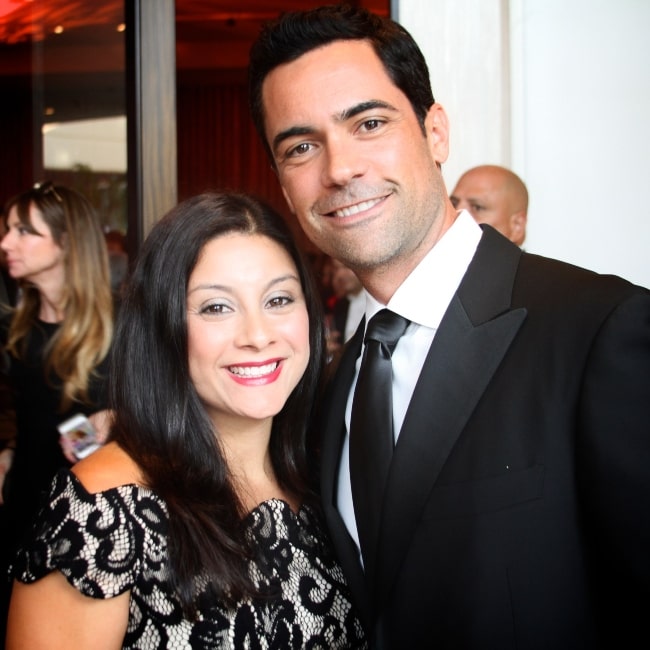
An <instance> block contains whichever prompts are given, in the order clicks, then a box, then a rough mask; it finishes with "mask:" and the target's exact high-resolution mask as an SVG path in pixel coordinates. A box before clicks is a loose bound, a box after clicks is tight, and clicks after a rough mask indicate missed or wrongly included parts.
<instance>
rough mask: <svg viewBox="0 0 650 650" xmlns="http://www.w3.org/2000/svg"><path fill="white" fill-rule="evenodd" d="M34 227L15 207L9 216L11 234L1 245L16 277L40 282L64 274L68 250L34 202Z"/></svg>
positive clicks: (32, 218)
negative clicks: (55, 236) (56, 238)
mask: <svg viewBox="0 0 650 650" xmlns="http://www.w3.org/2000/svg"><path fill="white" fill-rule="evenodd" d="M29 219H30V223H31V227H30V226H29V225H27V224H23V223H22V222H21V221H20V219H19V218H18V210H17V209H16V207H15V206H14V207H13V208H11V210H10V211H9V215H8V217H7V234H6V235H5V236H4V237H3V238H2V242H1V243H0V246H1V247H2V250H3V251H4V253H5V256H6V263H7V269H8V271H9V275H11V277H12V278H16V279H24V280H28V281H30V282H32V283H34V284H36V285H41V284H43V283H44V282H49V281H51V278H53V277H61V278H62V277H63V275H62V274H63V272H64V260H65V253H64V251H63V248H61V246H59V244H57V243H56V242H55V241H54V239H53V237H52V231H51V230H50V227H49V226H48V225H47V223H46V222H45V220H44V219H43V216H42V214H41V212H40V210H38V208H36V206H35V205H34V204H33V203H32V204H30V206H29Z"/></svg>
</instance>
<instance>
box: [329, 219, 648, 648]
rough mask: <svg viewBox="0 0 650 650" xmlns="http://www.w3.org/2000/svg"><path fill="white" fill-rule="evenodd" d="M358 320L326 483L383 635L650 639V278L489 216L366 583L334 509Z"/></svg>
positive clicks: (567, 641)
mask: <svg viewBox="0 0 650 650" xmlns="http://www.w3.org/2000/svg"><path fill="white" fill-rule="evenodd" d="M359 334H360V333H359V332H357V335H356V336H355V337H354V338H353V339H352V341H351V342H350V344H349V346H348V348H347V350H346V352H345V353H344V355H343V357H342V359H341V362H340V365H339V367H338V371H337V375H336V377H335V379H334V382H333V383H332V386H331V391H330V394H329V396H328V398H327V400H326V403H325V409H324V413H325V414H326V416H325V422H324V430H323V443H322V444H323V448H322V452H323V453H322V479H321V487H322V490H323V501H324V508H325V514H326V517H327V520H328V524H329V528H330V531H331V533H332V537H333V539H334V542H335V545H336V547H337V549H338V552H339V555H340V558H341V560H342V562H343V565H344V569H345V572H346V575H347V576H348V579H349V581H350V584H351V588H352V590H353V592H354V594H355V595H356V596H357V599H358V601H359V604H360V606H361V608H362V611H363V613H364V614H365V617H366V621H371V619H373V618H374V616H373V614H372V613H371V612H373V611H375V612H379V617H378V618H379V622H378V623H377V622H369V628H372V629H375V630H376V631H377V634H378V637H377V643H376V647H385V648H393V649H402V648H404V649H408V650H414V649H416V648H436V649H442V648H452V647H453V648H480V649H482V650H484V649H490V648H495V649H496V648H498V649H499V650H507V649H509V648H517V649H519V650H521V649H528V648H548V649H549V650H559V649H563V648H572V649H575V648H595V647H600V646H602V647H611V648H628V647H632V646H630V645H627V642H626V640H627V639H629V638H630V635H631V634H632V632H633V631H642V633H643V634H644V637H643V638H644V639H645V642H643V643H642V645H641V646H638V647H645V644H646V643H647V641H648V637H649V634H648V630H647V629H646V628H643V629H642V628H641V624H642V623H643V624H644V625H646V624H645V623H644V622H645V621H646V620H647V616H648V615H649V614H650V610H649V609H648V606H649V604H650V597H649V594H648V588H649V587H648V585H650V453H649V450H650V376H649V373H650V294H649V292H648V291H646V290H645V289H641V288H639V287H635V286H633V285H631V284H628V283H627V282H625V281H623V280H621V279H619V278H615V277H611V276H598V275H596V274H594V273H591V272H589V271H584V270H581V269H577V268H575V267H572V266H569V265H566V264H562V263H560V262H556V261H552V260H548V259H544V258H540V257H537V256H534V255H530V254H527V253H522V251H520V250H519V248H517V247H516V246H515V245H513V244H511V243H510V242H508V241H507V240H506V239H505V238H503V237H502V236H501V235H499V234H497V233H496V231H494V230H493V229H491V228H490V227H484V233H483V237H482V240H481V242H480V244H479V248H478V250H477V253H476V255H475V257H474V259H473V261H472V263H471V265H470V267H469V269H468V271H467V273H466V275H465V277H464V279H463V282H462V284H461V286H460V287H459V289H458V292H457V294H456V295H455V297H454V298H453V300H452V302H451V304H450V306H449V308H448V310H447V312H446V314H445V317H444V319H443V321H442V323H441V325H440V328H439V330H438V332H437V334H436V337H435V339H434V342H433V345H432V347H431V349H430V352H429V355H428V357H427V361H426V362H425V366H424V368H423V371H422V375H421V377H420V379H419V382H418V385H417V387H416V389H415V393H414V395H413V399H412V401H411V405H410V407H409V411H408V413H407V415H406V419H405V422H404V425H403V427H402V430H401V433H400V437H399V440H398V443H397V446H396V449H395V453H394V456H393V462H392V466H391V473H390V476H389V479H388V486H387V496H386V499H385V503H384V518H383V525H382V532H381V537H380V550H379V570H378V574H377V576H376V577H375V586H374V588H373V589H372V590H371V593H370V594H368V593H367V591H366V587H365V583H364V576H363V574H362V571H361V567H360V565H359V562H358V555H357V550H356V547H355V545H354V543H353V542H352V541H351V538H350V537H349V535H348V533H347V531H346V529H345V526H344V524H343V522H342V520H341V518H340V516H339V515H338V512H337V510H336V481H337V472H338V463H339V456H340V445H341V443H342V440H343V434H344V425H343V417H344V408H345V403H346V400H347V393H348V390H349V386H350V382H351V380H352V376H353V372H354V363H355V359H356V357H357V355H358V353H359V349H360V345H361V338H360V336H359ZM647 625H650V624H647ZM610 635H611V636H610Z"/></svg>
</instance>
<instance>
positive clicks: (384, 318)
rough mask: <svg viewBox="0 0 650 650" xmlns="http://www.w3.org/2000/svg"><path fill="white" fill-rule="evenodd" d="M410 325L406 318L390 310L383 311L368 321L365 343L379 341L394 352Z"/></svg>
mask: <svg viewBox="0 0 650 650" xmlns="http://www.w3.org/2000/svg"><path fill="white" fill-rule="evenodd" d="M408 324H409V321H408V320H407V319H406V318H404V317H402V316H400V315H399V314H396V313H395V312H392V311H390V310H389V309H382V310H381V311H378V312H377V313H376V314H375V315H374V316H373V317H372V318H371V319H370V320H369V321H368V329H367V330H366V337H365V343H368V341H378V342H379V343H383V344H384V345H385V346H386V347H388V349H389V350H390V351H391V352H392V351H393V350H394V348H395V346H396V345H397V342H398V341H399V339H400V337H401V336H402V334H404V332H405V331H406V328H407V327H408Z"/></svg>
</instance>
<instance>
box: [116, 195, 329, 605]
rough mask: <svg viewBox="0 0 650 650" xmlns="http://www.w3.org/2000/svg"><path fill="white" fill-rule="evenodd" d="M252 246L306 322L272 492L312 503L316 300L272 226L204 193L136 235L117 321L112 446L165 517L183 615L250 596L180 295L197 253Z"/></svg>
mask: <svg viewBox="0 0 650 650" xmlns="http://www.w3.org/2000/svg"><path fill="white" fill-rule="evenodd" d="M233 232H238V233H249V234H257V235H263V236H265V237H268V238H270V239H272V240H273V241H275V242H277V243H278V244H279V245H280V246H281V247H282V248H284V249H285V250H286V251H287V252H288V254H289V255H290V256H291V258H292V260H293V262H294V263H295V265H296V268H297V270H298V273H299V276H300V281H301V285H302V289H303V292H304V294H305V300H306V304H307V311H308V315H309V323H310V326H309V343H310V358H309V362H308V365H307V369H306V371H305V373H304V375H303V377H302V378H301V380H300V382H299V383H298V385H297V386H296V388H295V389H294V391H293V392H292V393H291V395H290V397H289V399H288V400H287V402H286V404H285V406H284V408H283V409H282V411H281V412H280V413H279V414H278V415H277V416H276V417H275V418H274V420H273V425H272V431H271V440H270V454H271V460H272V463H273V468H274V470H275V473H276V476H277V479H278V481H279V482H280V484H281V485H282V487H283V488H285V489H286V490H288V491H290V492H291V493H294V494H296V495H298V496H300V497H301V498H302V499H303V501H304V500H310V499H312V497H313V492H312V490H311V486H310V482H309V476H310V468H309V467H308V464H309V457H308V442H307V431H308V421H309V418H310V414H311V411H312V407H313V404H314V400H315V397H316V391H317V388H318V385H319V379H320V375H321V372H322V369H323V358H324V344H323V341H324V337H323V319H322V315H321V309H322V307H321V303H320V298H319V293H318V291H317V289H316V285H315V282H314V280H313V278H312V275H311V270H310V268H309V266H308V264H307V262H306V261H305V260H304V258H303V256H302V254H301V253H300V251H299V249H298V248H297V246H296V244H295V242H294V240H293V238H292V236H291V234H290V231H289V230H288V228H287V226H286V224H285V223H284V221H283V219H282V217H280V216H279V215H278V214H276V213H275V212H274V211H273V210H271V209H270V208H268V207H267V206H265V205H264V204H263V203H261V202H259V201H257V200H255V199H253V198H252V197H249V196H246V195H240V194H234V193H207V194H202V195H200V196H197V197H194V198H191V199H188V200H186V201H184V202H182V203H180V204H179V205H178V206H177V207H175V208H174V209H173V210H171V211H170V212H169V213H168V214H167V215H165V216H164V217H163V218H162V219H161V220H160V221H159V222H158V223H157V224H156V225H155V226H154V228H153V229H152V231H151V233H150V235H149V236H148V238H147V240H146V242H145V243H144V246H143V248H142V251H141V254H140V256H139V259H138V262H137V265H136V268H135V270H134V273H133V275H132V278H131V280H130V282H129V285H128V287H127V290H126V294H125V297H124V302H123V305H122V307H121V310H120V314H119V318H118V325H117V330H116V338H115V340H116V342H117V344H116V345H115V346H114V353H113V357H112V366H111V377H112V379H111V402H112V408H113V409H114V411H115V421H114V426H113V430H112V433H111V439H113V440H115V441H116V442H117V443H118V444H119V445H120V446H121V447H122V448H123V449H125V450H126V451H127V453H128V454H129V455H130V456H131V457H132V458H133V460H134V461H135V462H136V463H137V464H138V465H139V467H140V468H141V471H142V473H143V476H144V480H145V481H146V483H147V485H148V486H149V487H150V488H152V489H153V490H154V491H155V492H156V493H157V494H158V495H159V496H160V497H162V498H163V499H164V500H165V502H166V504H167V507H168V510H169V548H170V558H169V576H170V579H171V581H172V583H173V584H174V586H175V588H176V589H177V592H178V595H179V597H180V600H181V603H182V604H183V607H184V609H185V611H186V612H187V613H189V614H191V613H192V612H193V611H195V610H194V605H193V602H194V599H195V597H196V593H197V585H198V584H201V583H203V584H204V581H205V580H206V579H207V581H208V582H209V584H211V589H212V594H213V595H214V596H216V597H218V598H220V599H222V600H224V601H225V602H226V603H233V602H235V601H237V600H239V599H241V598H242V597H246V596H254V595H255V589H254V587H253V585H252V583H251V581H250V578H249V576H248V571H247V560H248V559H249V558H250V557H251V549H250V546H249V544H247V542H246V538H245V533H244V530H243V527H242V520H243V518H244V516H245V515H246V513H245V511H244V509H243V507H242V504H241V502H240V500H239V498H238V496H237V493H236V490H235V489H234V486H233V483H232V481H231V477H230V475H229V472H228V468H227V466H226V462H225V460H224V457H223V455H222V453H221V451H220V448H219V445H218V443H217V441H216V438H215V431H214V428H213V425H212V423H211V421H210V420H209V419H208V416H207V415H206V411H205V409H204V407H203V405H202V403H201V401H200V399H199V397H198V395H197V392H196V390H195V388H194V386H193V384H192V382H191V380H190V373H189V364H188V343H187V284H188V280H189V277H190V275H191V273H192V271H193V269H194V267H195V266H196V264H197V261H198V259H199V255H200V253H201V251H202V250H203V248H204V246H205V245H206V244H207V243H208V242H209V241H210V240H212V239H215V238H216V237H221V236H222V235H225V234H227V233H233Z"/></svg>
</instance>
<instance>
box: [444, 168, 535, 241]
mask: <svg viewBox="0 0 650 650" xmlns="http://www.w3.org/2000/svg"><path fill="white" fill-rule="evenodd" d="M450 198H451V202H452V203H453V205H454V207H455V208H457V209H458V210H463V209H465V210H467V211H468V212H469V213H470V214H471V215H472V216H473V217H474V219H476V221H478V223H487V224H489V225H490V226H492V227H494V228H496V229H497V230H498V231H499V232H501V233H502V234H503V235H505V236H506V237H507V238H508V239H509V240H510V241H512V242H514V243H515V244H517V246H521V245H522V244H523V243H524V239H525V238H526V218H527V212H528V190H527V189H526V186H525V185H524V182H523V181H522V180H521V178H519V176H517V174H515V173H514V172H512V171H510V170H509V169H506V168H505V167H499V166H498V165H481V166H479V167H473V168H472V169H470V170H468V171H466V172H465V173H464V174H463V175H462V176H461V177H460V179H459V180H458V182H457V183H456V187H455V188H454V191H453V192H452V193H451V197H450Z"/></svg>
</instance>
